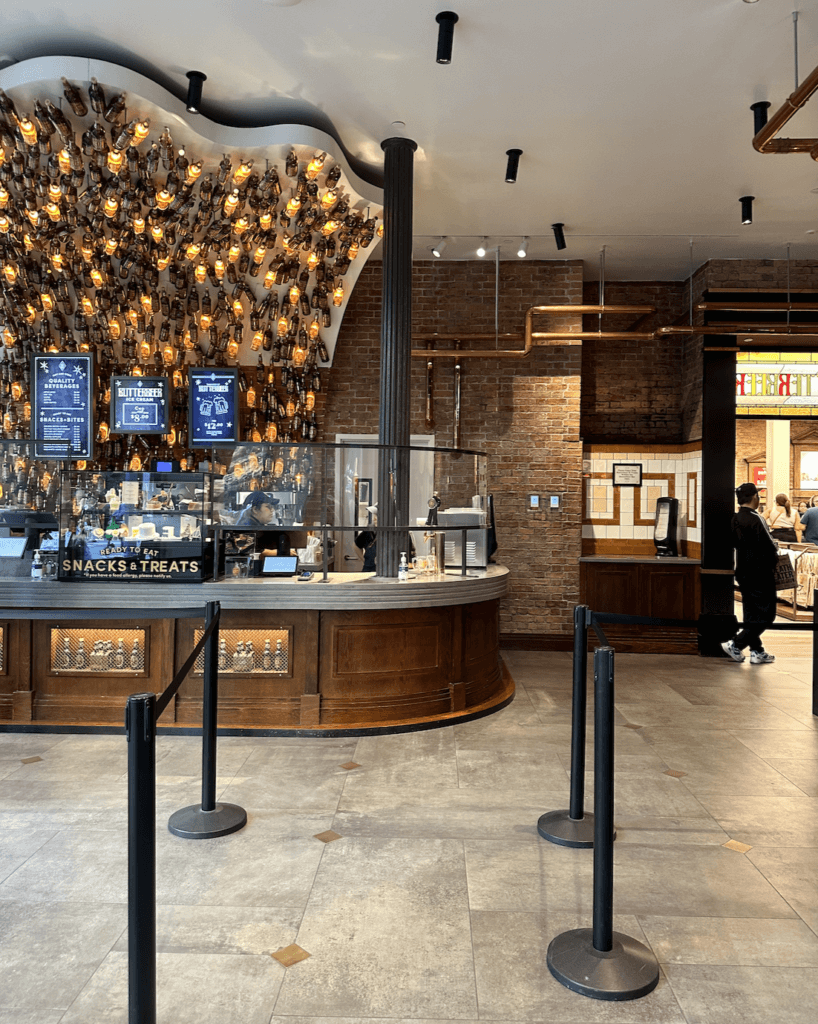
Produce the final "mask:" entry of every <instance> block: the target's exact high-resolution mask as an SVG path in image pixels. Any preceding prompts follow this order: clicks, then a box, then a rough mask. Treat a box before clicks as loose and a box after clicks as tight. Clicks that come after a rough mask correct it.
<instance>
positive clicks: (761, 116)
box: [750, 100, 770, 135]
mask: <svg viewBox="0 0 818 1024" xmlns="http://www.w3.org/2000/svg"><path fill="white" fill-rule="evenodd" d="M769 109H770V104H769V103H768V102H767V101H766V100H760V101H759V102H758V103H751V104H750V110H752V112H753V135H758V133H759V132H760V131H761V129H762V128H763V127H764V125H765V124H766V123H767V111H768V110H769Z"/></svg>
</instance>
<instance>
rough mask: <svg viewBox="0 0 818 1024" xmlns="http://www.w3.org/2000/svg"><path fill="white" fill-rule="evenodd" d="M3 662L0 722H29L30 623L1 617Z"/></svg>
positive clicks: (0, 676)
mask: <svg viewBox="0 0 818 1024" xmlns="http://www.w3.org/2000/svg"><path fill="white" fill-rule="evenodd" d="M0 628H2V630H3V664H2V667H0V722H30V721H31V715H32V705H31V623H30V622H26V621H25V620H23V619H3V618H2V617H0Z"/></svg>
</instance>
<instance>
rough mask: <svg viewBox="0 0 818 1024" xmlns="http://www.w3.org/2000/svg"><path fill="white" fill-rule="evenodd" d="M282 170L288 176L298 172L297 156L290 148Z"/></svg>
mask: <svg viewBox="0 0 818 1024" xmlns="http://www.w3.org/2000/svg"><path fill="white" fill-rule="evenodd" d="M284 170H285V171H286V173H287V177H288V178H294V177H295V176H296V175H297V174H298V157H297V156H296V153H295V150H294V149H291V150H290V152H289V153H288V154H287V162H286V164H285V165H284Z"/></svg>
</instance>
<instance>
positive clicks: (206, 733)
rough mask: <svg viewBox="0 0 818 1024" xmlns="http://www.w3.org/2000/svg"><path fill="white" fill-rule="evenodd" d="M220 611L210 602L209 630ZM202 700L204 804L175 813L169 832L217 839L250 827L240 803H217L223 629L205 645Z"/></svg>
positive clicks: (214, 633) (215, 604)
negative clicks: (220, 652)
mask: <svg viewBox="0 0 818 1024" xmlns="http://www.w3.org/2000/svg"><path fill="white" fill-rule="evenodd" d="M218 612H219V604H218V602H216V601H209V602H208V604H207V605H206V608H205V630H206V629H207V628H208V626H209V625H210V623H211V622H212V621H213V619H214V618H215V617H216V614H217V613H218ZM203 687H204V693H203V699H202V803H201V806H198V805H192V806H190V807H183V808H181V810H178V811H175V812H174V813H173V814H172V815H171V816H170V820H169V821H168V829H169V830H170V831H171V832H172V833H173V834H174V835H175V836H179V837H180V838H181V839H214V838H215V837H216V836H228V835H230V833H231V832H238V831H239V829H241V828H244V826H245V825H246V824H247V812H246V811H245V810H244V808H243V807H239V806H238V804H222V803H216V727H217V716H218V703H219V627H218V624H217V625H216V628H215V629H214V630H213V632H212V633H211V634H210V636H209V637H208V638H207V640H206V641H205V645H204V676H203Z"/></svg>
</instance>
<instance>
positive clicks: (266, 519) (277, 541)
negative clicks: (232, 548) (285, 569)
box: [232, 491, 290, 558]
mask: <svg viewBox="0 0 818 1024" xmlns="http://www.w3.org/2000/svg"><path fill="white" fill-rule="evenodd" d="M278 503H279V502H278V498H273V497H272V496H271V495H269V494H268V493H267V492H266V491H250V493H249V494H248V495H247V497H246V498H245V499H244V507H243V508H242V510H241V513H240V514H239V517H238V519H237V520H236V522H235V523H234V524H233V525H234V526H245V527H247V528H248V529H250V530H253V531H254V533H255V536H254V538H253V541H254V543H253V544H252V546H251V545H247V544H245V545H244V546H242V547H239V545H240V544H241V541H240V539H239V537H235V538H232V541H233V543H234V544H235V545H236V553H237V554H244V553H245V552H249V551H250V550H252V549H255V551H256V552H257V553H258V555H259V556H260V558H263V557H264V556H265V555H289V554H290V538H289V536H288V534H286V533H283V532H279V531H278V530H271V529H267V527H270V526H275V525H277V524H276V518H277V517H276V512H275V507H276V505H278Z"/></svg>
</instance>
